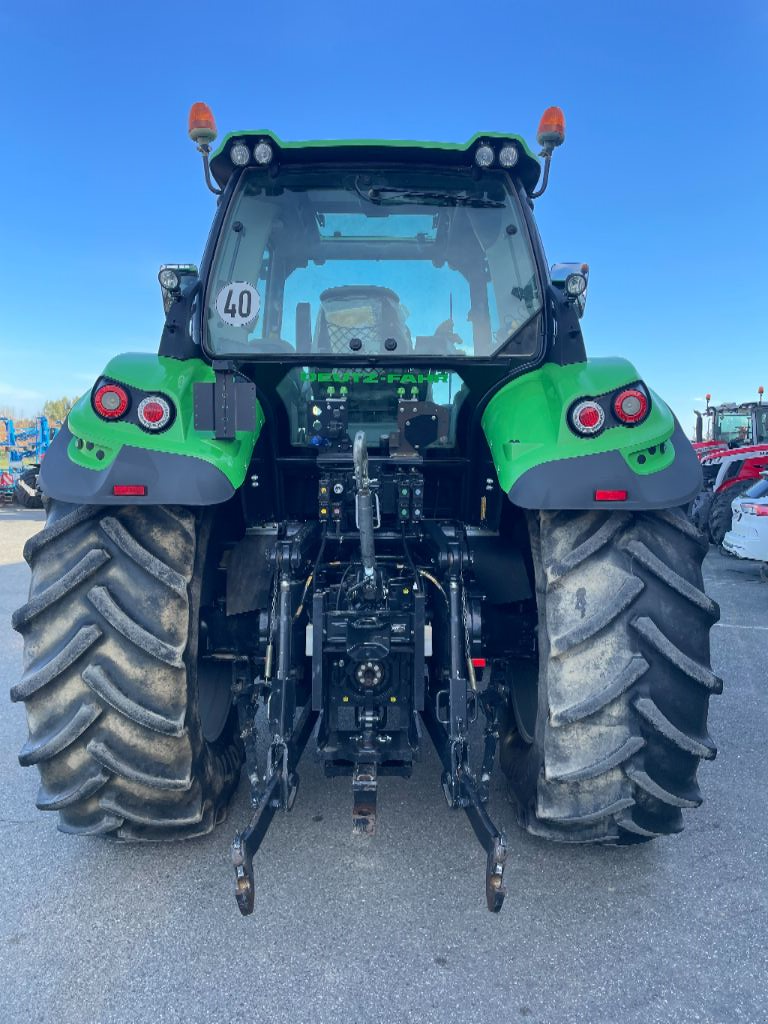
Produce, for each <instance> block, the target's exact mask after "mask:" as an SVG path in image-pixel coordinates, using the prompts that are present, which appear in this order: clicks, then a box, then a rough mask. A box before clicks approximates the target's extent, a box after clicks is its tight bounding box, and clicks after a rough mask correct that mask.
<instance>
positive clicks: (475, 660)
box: [472, 658, 488, 668]
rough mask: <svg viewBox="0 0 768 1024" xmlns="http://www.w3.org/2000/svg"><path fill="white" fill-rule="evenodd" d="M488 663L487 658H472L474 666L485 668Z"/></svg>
mask: <svg viewBox="0 0 768 1024" xmlns="http://www.w3.org/2000/svg"><path fill="white" fill-rule="evenodd" d="M487 664H488V662H487V661H486V659H485V658H472V668H485V666H486V665H487Z"/></svg>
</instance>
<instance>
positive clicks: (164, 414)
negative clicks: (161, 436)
mask: <svg viewBox="0 0 768 1024" xmlns="http://www.w3.org/2000/svg"><path fill="white" fill-rule="evenodd" d="M136 414H137V416H138V417H139V423H140V424H141V425H142V427H144V429H145V430H163V428H164V427H167V426H168V424H169V423H170V421H171V414H172V410H171V404H170V402H169V401H168V400H167V399H165V398H162V397H161V396H160V395H150V396H149V398H144V399H142V401H141V402H139V408H138V409H137V410H136Z"/></svg>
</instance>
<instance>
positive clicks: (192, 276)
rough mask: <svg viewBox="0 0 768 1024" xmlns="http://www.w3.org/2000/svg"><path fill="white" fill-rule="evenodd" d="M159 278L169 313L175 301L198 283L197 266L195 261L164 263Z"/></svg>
mask: <svg viewBox="0 0 768 1024" xmlns="http://www.w3.org/2000/svg"><path fill="white" fill-rule="evenodd" d="M157 279H158V281H159V282H160V291H161V292H162V295H163V310H164V311H165V313H166V314H167V313H168V310H169V309H170V308H171V306H172V305H173V303H174V302H175V301H176V300H177V299H180V298H181V296H182V295H183V294H184V293H185V292H187V291H189V289H190V288H191V287H192V286H193V285H194V284H196V283H197V267H196V266H195V265H194V264H193V263H164V264H163V265H162V267H160V272H159V273H158V275H157Z"/></svg>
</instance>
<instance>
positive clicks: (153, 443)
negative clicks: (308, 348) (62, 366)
mask: <svg viewBox="0 0 768 1024" xmlns="http://www.w3.org/2000/svg"><path fill="white" fill-rule="evenodd" d="M103 376H105V377H109V378H110V379H112V380H115V381H118V382H120V383H122V384H129V385H132V386H133V387H136V388H140V389H141V390H143V391H159V392H162V393H163V394H165V395H167V396H168V397H169V398H170V399H172V401H173V403H174V405H175V406H176V419H175V420H174V422H173V424H172V425H171V426H170V427H169V428H168V430H165V431H163V432H162V433H158V434H150V433H147V432H146V431H144V430H142V429H141V428H140V427H138V426H136V425H134V424H132V423H126V422H123V421H120V420H118V421H114V422H109V421H105V420H102V419H100V417H98V416H97V415H96V413H95V412H94V411H93V408H92V407H91V399H90V392H89V393H88V394H86V395H83V397H82V398H80V399H79V401H78V402H77V404H76V405H75V406H74V407H73V408H72V410H71V412H70V414H69V419H68V420H67V425H68V426H69V429H70V430H71V432H72V434H73V439H72V441H71V442H70V445H69V449H68V452H67V454H68V456H69V458H70V459H71V460H72V462H74V463H76V464H77V465H78V466H83V467H84V468H85V469H93V470H103V469H106V468H107V467H108V466H109V465H110V463H111V462H112V461H113V460H114V458H115V456H116V455H117V453H118V452H119V451H120V449H121V448H122V447H123V446H124V445H130V446H133V447H134V448H143V449H145V450H147V451H153V452H170V453H172V454H174V455H187V456H192V457H194V458H197V459H203V460H204V461H205V462H210V463H211V464H212V465H214V466H216V467H217V468H218V469H219V470H221V472H222V473H224V475H225V476H226V477H227V479H228V480H229V482H230V483H231V484H232V486H233V487H234V488H238V487H240V486H241V485H242V483H243V481H244V480H245V474H246V472H247V470H248V464H249V462H250V460H251V455H252V453H253V448H254V445H255V444H256V440H257V439H258V436H259V433H260V432H261V428H262V426H263V424H264V413H263V411H262V408H261V406H260V405H259V404H258V402H257V403H256V430H255V431H253V432H251V431H238V433H237V434H236V435H235V438H234V440H232V441H217V440H216V439H215V437H214V434H213V431H212V430H195V427H194V406H193V398H194V387H193V385H194V384H196V383H198V382H204V383H213V381H214V380H215V375H214V372H213V370H212V369H211V366H210V365H209V364H208V363H206V362H203V360H202V359H187V360H178V359H166V358H164V357H163V356H157V355H152V354H150V353H146V354H145V353H139V352H134V353H129V354H127V355H121V356H116V357H115V358H114V359H112V360H111V361H110V362H109V363H108V364H107V367H106V369H105V370H104V374H103ZM77 439H80V440H81V441H83V442H85V445H89V444H92V445H93V447H86V446H84V447H82V448H78V446H77ZM98 452H103V453H104V454H103V456H102V457H101V458H98V455H97V453H98ZM190 472H194V464H192V463H191V464H190Z"/></svg>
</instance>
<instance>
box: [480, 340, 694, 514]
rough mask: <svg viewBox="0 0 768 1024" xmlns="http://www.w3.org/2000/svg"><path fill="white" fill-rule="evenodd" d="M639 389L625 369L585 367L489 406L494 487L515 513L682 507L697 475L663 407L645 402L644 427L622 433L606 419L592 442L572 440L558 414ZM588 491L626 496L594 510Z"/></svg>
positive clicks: (549, 370) (537, 378)
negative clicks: (647, 410) (589, 400)
mask: <svg viewBox="0 0 768 1024" xmlns="http://www.w3.org/2000/svg"><path fill="white" fill-rule="evenodd" d="M637 382H641V383H642V381H640V376H639V374H638V372H637V370H636V369H635V367H634V366H632V364H631V363H629V362H627V360H625V359H590V360H587V361H586V362H583V363H574V364H571V365H568V366H557V365H555V364H551V363H546V364H545V365H544V366H542V367H540V368H539V369H538V370H534V371H533V372H532V373H528V374H525V375H523V376H521V377H518V378H516V379H515V380H512V381H510V382H509V383H508V384H506V385H505V386H504V387H502V388H501V390H500V391H498V392H497V393H496V394H495V395H494V396H493V398H492V399H491V400H490V402H489V403H488V406H487V407H486V410H485V412H484V414H483V418H482V426H483V430H484V432H485V436H486V439H487V441H488V445H489V447H490V450H491V455H492V457H493V462H494V465H495V467H496V473H497V475H498V480H499V483H500V485H501V487H502V488H503V489H504V491H506V493H507V494H508V495H509V497H510V498H511V500H512V501H513V502H515V504H518V505H520V506H522V507H523V508H532V509H533V508H545V509H584V508H598V507H599V508H606V507H608V508H611V507H616V508H638V509H640V508H649V509H650V508H671V507H674V506H677V505H682V504H685V503H686V502H688V501H690V500H691V499H692V498H693V497H694V496H695V494H696V493H698V491H699V489H700V486H701V470H700V467H699V462H698V459H697V458H696V456H695V454H694V452H693V449H692V447H691V445H690V442H689V441H688V440H687V438H686V437H685V435H684V433H683V431H682V429H681V427H680V425H679V423H678V422H677V420H676V419H675V416H674V414H673V413H672V412H671V410H670V409H669V407H668V406H667V405H666V404H665V403H664V402H663V401H662V400H661V399H660V398H659V396H658V395H657V394H656V393H655V392H653V391H651V389H650V388H648V387H647V385H644V387H645V389H646V391H647V392H648V394H649V395H650V398H651V410H650V413H649V415H648V416H647V418H646V419H645V420H644V421H643V422H642V423H640V424H638V425H637V426H633V427H627V426H624V425H622V424H620V423H619V422H618V420H616V419H615V418H614V417H613V416H612V415H611V413H610V412H609V413H608V414H607V415H606V426H605V427H604V429H603V430H602V432H601V433H600V434H598V435H597V436H595V437H579V436H577V435H576V434H575V433H574V432H573V430H571V428H570V426H569V424H568V420H567V414H568V411H569V409H570V408H571V406H572V405H573V403H574V402H575V401H576V400H577V399H580V398H604V397H606V396H610V395H611V394H612V393H614V392H616V391H618V390H619V389H621V388H622V387H625V386H627V385H630V384H634V383H637ZM597 491H618V492H626V497H625V498H622V499H621V500H619V501H603V500H600V501H598V500H597V499H596V496H595V494H596V492H597Z"/></svg>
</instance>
